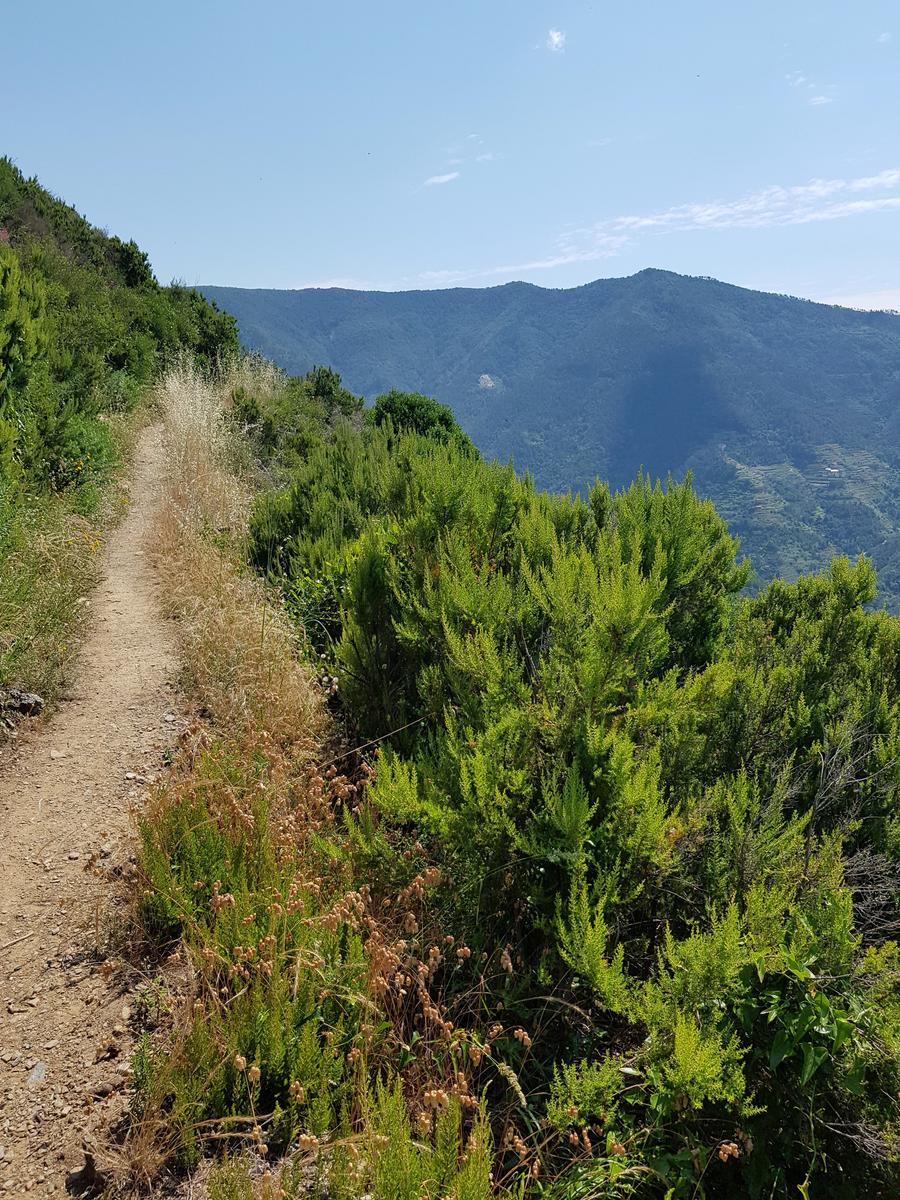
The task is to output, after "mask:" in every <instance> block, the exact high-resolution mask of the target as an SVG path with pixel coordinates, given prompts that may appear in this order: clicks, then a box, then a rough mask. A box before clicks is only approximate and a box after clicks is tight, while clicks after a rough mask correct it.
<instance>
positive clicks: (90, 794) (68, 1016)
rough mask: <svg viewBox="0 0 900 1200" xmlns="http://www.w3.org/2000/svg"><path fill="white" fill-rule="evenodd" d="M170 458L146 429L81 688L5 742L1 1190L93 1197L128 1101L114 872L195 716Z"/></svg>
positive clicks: (98, 600) (112, 538)
mask: <svg viewBox="0 0 900 1200" xmlns="http://www.w3.org/2000/svg"><path fill="white" fill-rule="evenodd" d="M163 460H164V452H163V442H162V431H161V428H160V426H158V425H157V426H153V427H150V428H147V429H145V430H144V431H143V433H142V435H141V437H140V440H139V442H138V445H137V447H136V452H135V456H134V463H133V468H132V474H131V486H130V505H129V507H128V511H127V513H126V515H125V516H124V518H123V519H122V520H121V522H120V523H119V524H118V525H117V526H116V527H115V528H114V529H113V530H112V532H111V533H110V535H109V537H108V541H107V546H106V549H105V564H104V571H103V577H102V579H101V581H100V583H99V585H98V586H97V588H96V589H95V590H94V591H93V593H92V594H91V595H90V597H89V600H90V604H91V617H90V620H89V626H88V633H87V637H86V639H85V641H84V644H83V646H82V648H81V651H80V653H79V655H78V659H77V664H76V666H75V670H74V672H73V678H72V682H71V686H70V690H69V692H68V694H67V697H66V698H65V700H64V701H63V702H62V703H61V704H60V706H59V707H58V709H57V710H56V711H55V712H54V713H53V714H52V716H51V717H50V718H49V720H47V721H46V722H44V723H42V724H41V725H39V726H38V727H37V728H35V729H34V730H32V731H30V732H28V733H26V734H24V735H23V736H21V737H20V738H19V741H18V745H17V744H16V743H15V742H11V743H9V744H7V745H5V746H0V982H2V994H0V1005H2V1007H0V1195H2V1194H4V1193H5V1194H8V1195H13V1196H20V1195H23V1194H33V1195H43V1196H65V1195H66V1194H67V1182H66V1180H67V1175H70V1173H73V1172H74V1173H75V1174H72V1175H70V1178H69V1183H68V1194H75V1195H78V1194H80V1191H81V1186H80V1184H79V1178H78V1175H77V1172H78V1171H79V1170H80V1169H81V1168H83V1167H84V1164H85V1154H84V1150H83V1148H82V1147H83V1140H84V1138H85V1136H86V1135H89V1134H90V1131H91V1129H92V1128H94V1127H96V1128H98V1129H100V1128H102V1127H104V1126H108V1124H109V1121H110V1120H111V1119H112V1118H114V1117H115V1115H116V1114H117V1111H118V1110H119V1109H121V1108H122V1107H123V1106H124V1103H125V1086H126V1083H127V1078H126V1069H127V1065H128V1062H129V1057H130V1049H131V1039H130V1035H129V1033H128V1023H129V1017H130V1015H131V1012H130V990H129V989H130V987H131V986H133V984H134V978H133V975H131V976H129V975H128V973H127V972H125V971H121V970H118V969H116V966H115V963H114V962H112V963H111V962H104V954H105V953H106V952H105V950H104V949H103V947H104V945H105V944H106V937H105V930H106V929H107V928H108V926H107V922H108V921H110V920H111V921H112V922H113V924H114V923H115V919H116V917H115V910H114V908H113V909H112V910H111V909H110V902H111V900H113V899H114V896H115V889H114V887H113V886H112V885H111V879H112V878H113V877H114V876H115V873H116V871H117V870H121V867H122V866H123V864H125V863H126V862H127V861H128V855H129V853H130V850H131V837H132V833H133V822H132V819H131V815H130V813H131V810H132V809H133V807H135V806H136V805H139V804H140V803H141V802H142V796H143V793H144V792H145V791H146V788H147V786H148V785H149V784H151V783H152V782H153V780H154V779H155V778H156V776H157V775H158V774H159V773H160V772H161V771H163V770H164V752H165V750H166V748H167V747H168V746H170V745H171V744H172V743H173V741H174V739H175V735H176V731H177V727H178V724H179V719H178V717H177V716H176V713H175V712H174V704H175V693H174V687H175V676H176V668H177V661H176V656H175V650H174V638H173V631H172V627H171V624H170V623H169V622H167V621H166V620H165V619H164V618H163V616H162V612H161V607H160V600H159V592H158V583H157V580H156V578H155V574H154V571H153V567H152V564H151V562H150V561H148V557H147V553H146V541H147V539H146V537H145V534H146V531H147V529H148V526H149V525H150V523H151V522H152V519H153V515H154V512H155V507H156V504H157V503H158V480H159V478H160V475H161V471H162V465H163ZM85 1182H88V1180H87V1179H86V1180H85Z"/></svg>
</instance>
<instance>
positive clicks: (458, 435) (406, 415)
mask: <svg viewBox="0 0 900 1200" xmlns="http://www.w3.org/2000/svg"><path fill="white" fill-rule="evenodd" d="M368 419H369V420H370V421H371V423H372V424H373V425H385V424H386V423H387V422H388V421H390V423H391V425H392V426H393V427H394V429H396V430H403V431H406V432H409V433H419V434H422V435H423V436H425V437H433V438H437V439H438V441H441V442H448V441H456V442H459V443H460V444H463V445H471V442H470V441H469V438H468V437H467V436H466V434H465V433H463V431H462V429H460V427H459V425H458V424H457V423H456V418H455V417H454V416H453V410H452V409H451V408H448V406H447V405H446V404H439V403H438V401H437V400H433V399H432V398H431V397H430V396H423V395H421V393H419V392H399V391H397V389H396V388H392V389H391V391H389V392H386V393H385V394H384V395H383V396H379V397H378V399H377V400H376V401H375V403H374V405H373V406H372V408H371V410H370V411H369V413H368Z"/></svg>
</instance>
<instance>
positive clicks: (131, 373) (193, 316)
mask: <svg viewBox="0 0 900 1200" xmlns="http://www.w3.org/2000/svg"><path fill="white" fill-rule="evenodd" d="M0 229H2V231H3V234H2V238H0V470H2V471H3V473H4V477H5V478H6V479H7V480H10V479H11V478H12V477H13V475H18V476H19V477H20V480H21V481H22V482H24V483H25V484H26V485H33V486H37V487H42V486H46V485H48V484H49V485H52V486H54V487H57V488H59V487H68V486H71V485H72V484H73V483H76V482H79V481H80V480H81V479H83V478H85V476H86V474H88V473H89V472H88V471H87V469H86V464H88V463H89V461H91V460H89V459H88V454H89V452H90V449H91V445H92V443H93V442H95V441H96V436H97V435H96V432H95V429H93V428H92V426H96V423H97V422H98V420H100V419H102V417H103V416H104V414H105V413H107V412H110V411H121V410H122V409H123V408H130V407H133V405H134V403H135V399H136V391H137V390H138V389H140V388H141V387H143V386H146V385H147V384H148V383H149V382H150V381H151V379H152V378H153V375H154V373H155V372H156V370H157V369H158V367H159V366H160V365H161V363H162V362H163V361H164V360H165V359H166V357H167V356H172V355H177V354H183V353H188V354H190V355H193V356H194V357H196V358H197V359H198V360H199V361H200V362H202V363H203V364H205V365H206V366H214V365H215V364H216V363H217V362H218V360H219V359H220V358H222V357H223V356H227V355H229V354H233V353H234V352H236V350H237V337H236V333H235V326H234V321H233V320H232V318H231V317H229V316H226V315H225V314H224V313H221V312H219V311H218V310H217V309H216V308H215V306H214V305H212V304H209V303H208V302H207V301H206V300H204V299H203V297H202V296H200V294H199V293H198V292H196V291H193V290H192V289H189V288H185V287H181V286H172V287H169V288H164V287H160V285H159V284H158V283H157V281H156V279H155V278H154V276H153V272H152V271H151V269H150V265H149V262H148V260H147V256H146V254H144V253H143V251H141V250H140V249H139V248H138V247H137V246H136V245H135V243H134V242H133V241H130V242H123V241H122V240H121V239H119V238H116V237H110V236H108V235H107V234H105V233H103V232H102V231H100V230H98V229H95V228H93V226H91V225H90V224H89V223H88V222H87V221H86V220H85V219H84V218H83V217H80V216H79V215H78V214H77V213H76V212H75V210H74V209H72V208H70V207H69V206H68V205H66V204H63V203H62V202H61V201H59V200H57V199H56V198H55V197H53V196H51V195H50V194H49V193H48V192H46V191H45V190H44V189H43V188H41V187H40V185H39V184H38V183H37V181H36V180H27V179H25V178H24V177H23V176H22V174H21V172H19V171H18V170H17V169H16V167H15V166H13V164H12V163H11V162H10V161H9V160H8V159H0Z"/></svg>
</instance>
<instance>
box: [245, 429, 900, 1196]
mask: <svg viewBox="0 0 900 1200" xmlns="http://www.w3.org/2000/svg"><path fill="white" fill-rule="evenodd" d="M252 556H253V559H254V561H255V563H256V565H257V566H258V567H260V568H261V569H263V570H267V571H268V572H270V574H271V575H272V576H273V577H274V578H276V579H277V580H278V581H279V583H280V584H281V586H282V587H283V590H284V595H285V599H286V603H287V605H288V607H289V609H290V610H291V611H292V612H293V613H294V614H295V615H296V616H297V618H298V619H299V620H301V621H302V622H303V624H304V627H305V631H306V635H307V637H308V639H309V640H310V642H311V643H312V645H313V647H314V649H315V651H316V652H317V653H318V654H319V655H322V656H324V657H325V659H326V661H327V662H328V663H329V670H333V671H334V673H335V674H336V676H337V677H338V679H339V693H338V695H339V701H340V703H341V705H342V708H343V712H344V715H345V717H346V719H347V720H348V722H349V723H350V725H351V726H352V727H355V729H356V730H357V731H358V733H359V740H360V741H361V742H362V741H367V740H369V739H372V738H374V739H378V740H379V741H380V742H381V743H382V749H381V751H380V756H379V758H378V766H377V770H376V774H375V777H374V780H373V782H372V784H371V786H370V788H369V792H368V799H367V803H366V805H365V806H364V808H363V810H362V811H361V812H360V813H359V814H358V815H357V816H356V817H349V816H348V833H349V835H350V839H351V843H352V846H353V853H354V855H355V863H356V868H355V869H356V871H357V872H358V876H359V882H362V881H364V880H365V881H367V882H371V881H374V885H375V886H376V887H378V886H384V887H385V888H386V889H387V888H389V887H391V886H396V885H397V884H398V883H399V884H400V885H402V883H403V882H404V880H405V879H406V878H408V877H409V876H410V875H411V874H412V873H413V872H414V871H416V870H421V869H422V867H423V865H424V864H426V863H435V864H438V865H440V867H441V868H442V870H443V871H444V873H445V878H446V883H445V885H444V887H443V890H442V895H441V903H442V904H443V909H444V917H445V920H446V921H447V922H448V923H450V924H451V925H452V927H453V928H454V929H455V930H458V931H459V933H460V935H461V936H464V937H465V939H466V942H467V943H468V945H469V946H471V948H472V951H473V959H474V960H475V961H477V962H481V961H482V959H484V960H486V961H487V960H490V961H493V960H494V959H495V958H496V956H497V955H498V953H499V951H500V950H501V949H502V948H503V947H509V948H511V950H512V955H511V958H510V963H512V961H513V960H514V961H515V963H516V964H517V967H516V970H515V981H514V986H513V985H512V984H511V983H509V982H508V981H505V980H504V981H503V982H501V983H497V984H492V983H490V982H488V981H486V980H485V977H484V976H482V977H481V979H480V982H479V980H478V969H477V968H476V969H474V970H473V973H472V975H469V976H466V977H465V978H463V977H460V980H459V983H458V984H457V985H455V986H458V987H459V988H460V989H462V988H464V987H470V986H475V985H476V984H477V986H478V987H480V988H482V989H484V992H485V999H484V1004H485V1007H486V1008H490V1007H491V1005H493V1004H494V1003H496V1004H498V1005H502V1007H503V1009H504V1017H505V1020H507V1021H509V1020H512V1019H518V1020H520V1021H522V1023H523V1024H524V1023H526V1022H527V1021H528V1020H529V1019H530V1018H531V1016H532V1014H533V1012H534V1008H535V1006H536V1005H543V1004H544V1003H547V1002H548V997H553V998H554V1000H553V1002H554V1003H555V1004H556V1005H557V1007H555V1008H554V1009H553V1012H554V1018H553V1020H552V1021H547V1022H545V1024H544V1026H543V1032H542V1036H541V1043H540V1045H536V1046H535V1049H534V1051H533V1052H532V1053H531V1055H530V1057H529V1059H528V1061H527V1063H525V1064H523V1066H522V1069H521V1071H520V1072H519V1079H520V1081H521V1086H522V1088H523V1089H524V1094H525V1096H526V1098H527V1106H528V1112H529V1118H530V1119H531V1120H533V1121H534V1122H535V1125H536V1126H537V1125H539V1124H540V1122H541V1121H542V1120H544V1119H548V1120H549V1121H550V1122H551V1124H553V1125H555V1126H556V1127H558V1128H561V1129H563V1130H564V1131H565V1136H564V1137H562V1138H561V1139H560V1141H559V1143H558V1144H557V1145H556V1146H555V1148H553V1149H551V1150H550V1151H549V1152H548V1155H547V1157H548V1159H549V1161H550V1162H551V1163H552V1166H553V1170H554V1171H555V1172H556V1173H557V1174H558V1175H559V1177H560V1183H559V1186H560V1188H561V1189H562V1190H560V1191H559V1192H558V1193H557V1192H551V1193H550V1194H559V1195H560V1196H562V1195H570V1196H573V1197H574V1196H579V1195H583V1196H588V1195H590V1196H609V1197H612V1196H625V1195H638V1194H639V1195H645V1196H660V1197H662V1196H665V1197H667V1198H669V1200H674V1198H676V1197H678V1198H680V1197H691V1198H693V1200H699V1197H702V1196H706V1197H722V1198H724V1197H740V1196H743V1197H749V1198H753V1200H756V1198H757V1197H759V1198H762V1197H769V1196H772V1195H791V1194H797V1193H798V1189H799V1191H800V1193H802V1194H804V1195H806V1194H807V1192H808V1193H809V1194H810V1195H813V1194H817V1193H816V1191H815V1189H819V1190H820V1191H822V1194H828V1195H829V1196H834V1197H847V1198H850V1197H855V1196H859V1195H863V1194H866V1195H869V1194H871V1195H884V1196H887V1195H889V1194H891V1189H892V1188H894V1189H896V1187H898V1186H900V1175H898V1166H897V1163H898V1152H900V1146H898V1128H897V1101H896V1097H897V1094H898V1089H900V1019H898V1003H897V999H896V996H897V986H898V979H900V973H898V966H897V957H896V947H895V946H894V943H893V941H892V940H891V939H892V938H895V937H896V932H897V928H898V925H897V918H898V906H900V897H898V892H900V887H898V884H897V880H898V872H897V869H896V864H897V861H898V859H900V822H898V818H897V789H898V784H900V765H898V754H897V751H898V746H900V693H898V682H900V623H898V621H896V620H895V619H893V618H890V617H887V616H886V615H884V614H883V613H874V612H870V611H868V610H867V608H866V605H867V603H868V602H869V601H870V600H871V598H872V596H873V594H874V589H875V581H874V573H873V570H872V568H871V566H870V564H869V563H868V562H867V561H866V560H864V559H861V560H860V561H859V562H858V563H856V564H851V563H850V562H848V561H847V560H846V559H836V560H835V561H834V563H833V564H832V566H831V568H830V570H829V571H827V572H825V573H823V574H821V575H818V576H813V577H808V578H803V579H801V580H800V581H799V582H797V583H795V584H790V585H789V584H785V583H782V582H780V581H776V582H775V583H773V584H772V585H771V586H770V587H769V588H768V589H767V590H765V591H764V592H763V593H762V594H760V595H759V596H758V597H757V598H755V599H753V600H750V601H748V600H739V599H738V598H737V597H738V593H739V592H740V590H741V588H742V587H743V584H744V583H745V581H746V577H747V571H746V567H745V566H744V565H743V564H742V563H741V562H740V561H739V559H738V556H737V546H736V544H735V542H734V541H733V540H732V539H731V537H730V536H729V534H728V531H727V529H726V527H725V525H724V523H723V522H722V520H721V519H720V518H719V517H718V515H717V514H716V513H715V511H714V509H713V508H712V506H711V505H710V504H709V503H708V502H705V501H702V500H700V499H699V498H698V497H697V496H696V495H695V494H694V493H693V491H692V488H691V485H690V481H687V482H685V483H681V484H676V483H673V482H671V481H670V482H669V483H668V485H667V486H666V487H662V486H660V485H658V484H657V485H653V484H652V483H651V482H650V481H649V480H647V479H644V478H639V479H638V480H637V482H636V483H635V484H633V485H632V486H631V487H630V488H628V489H626V490H625V491H623V492H619V493H617V494H615V495H611V494H610V493H609V492H608V490H607V489H605V488H604V487H602V486H601V485H598V486H597V487H595V488H594V490H593V491H592V492H591V494H590V497H589V499H588V501H587V502H585V501H582V500H580V499H577V498H575V499H573V498H570V497H560V496H551V495H548V494H545V493H542V492H538V491H536V490H535V488H534V487H533V486H532V484H531V483H530V481H529V480H528V479H527V478H526V479H520V478H517V477H516V476H515V474H514V473H513V471H512V470H510V469H507V468H503V467H501V466H498V465H496V464H488V463H485V462H483V461H482V460H480V459H478V458H477V457H474V456H473V455H472V454H471V453H470V452H468V451H466V450H464V449H460V448H459V447H458V446H457V445H455V444H454V443H453V442H452V441H451V442H448V441H446V440H445V439H443V438H442V437H441V436H438V437H432V436H427V435H422V434H416V433H403V432H400V431H398V430H397V429H396V428H395V427H394V425H393V422H388V423H386V424H385V425H384V426H381V427H379V426H378V425H377V424H375V423H370V425H369V427H368V428H364V429H362V430H359V429H358V428H354V427H352V426H351V425H350V424H348V423H343V424H342V423H340V422H338V423H337V424H336V425H335V426H333V427H332V428H330V429H329V430H327V431H322V433H321V436H319V437H318V438H314V439H309V442H308V448H307V450H306V452H305V454H301V455H298V456H296V457H294V458H292V460H291V464H290V482H289V483H288V485H287V486H285V487H282V488H280V489H278V490H274V491H272V492H269V493H268V494H264V495H263V496H262V497H261V498H260V500H259V502H258V505H257V509H256V513H255V517H254V521H253V528H252ZM860 856H863V858H862V859H860ZM863 861H864V862H865V863H866V864H868V865H869V868H870V869H874V867H877V868H878V870H879V871H880V876H879V878H880V879H881V880H882V882H883V881H884V880H887V881H888V883H886V884H884V885H883V886H881V890H880V891H879V892H878V894H877V896H876V895H875V894H874V892H872V891H869V890H868V889H867V882H866V875H865V872H864V871H863V870H862V869H861V867H860V863H861V862H863ZM890 880H893V881H894V882H893V884H891V883H890ZM892 889H893V890H892ZM492 989H495V990H493V994H492ZM887 997H890V1000H887V999H886V998H887ZM548 1096H549V1099H548ZM598 1131H599V1133H598ZM598 1138H599V1141H598ZM572 1147H574V1149H573V1148H572ZM588 1148H589V1152H590V1154H591V1155H593V1156H594V1162H593V1165H591V1166H590V1168H589V1169H588V1168H586V1167H585V1165H584V1163H583V1162H580V1163H579V1164H578V1165H577V1167H576V1166H575V1165H574V1160H575V1159H576V1158H581V1159H583V1157H584V1155H585V1153H586V1152H588ZM570 1161H571V1163H572V1164H573V1165H572V1172H570V1173H569V1174H568V1175H567V1162H570ZM567 1178H568V1180H569V1184H568V1185H567V1184H566V1179H567ZM579 1180H582V1181H583V1190H581V1191H579V1190H578V1189H579V1188H580V1187H582V1183H579V1182H578V1181H579ZM567 1186H569V1187H570V1190H565V1189H566V1187H567ZM810 1189H813V1190H810Z"/></svg>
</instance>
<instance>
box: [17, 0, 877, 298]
mask: <svg viewBox="0 0 900 1200" xmlns="http://www.w3.org/2000/svg"><path fill="white" fill-rule="evenodd" d="M3 35H4V36H3V41H4V46H5V51H4V66H3V72H2V78H0V104H2V107H0V111H2V113H3V118H4V119H3V134H4V136H3V139H2V140H3V145H2V151H3V152H5V153H7V154H10V155H11V156H12V157H13V158H14V159H15V160H16V161H17V162H18V164H19V166H20V167H21V168H22V169H23V170H24V171H25V172H26V174H36V175H37V176H38V177H39V178H40V179H41V181H42V182H43V183H45V184H46V185H47V186H49V187H50V188H51V189H52V190H54V191H55V192H57V193H58V194H60V195H62V196H63V197H64V198H65V199H67V200H69V201H71V202H72V203H74V204H75V206H76V207H77V208H78V209H79V210H80V211H82V212H84V213H86V214H87V215H89V216H90V218H91V219H92V220H94V221H95V222H96V223H97V224H101V225H104V226H107V227H108V228H109V229H110V230H112V231H115V232H117V233H120V234H121V235H123V236H126V237H134V238H135V239H136V240H137V241H138V242H139V243H140V244H141V245H142V246H143V247H144V248H145V249H147V250H148V251H149V253H150V257H151V259H152V262H153V264H154V267H155V269H156V271H157V273H158V275H159V276H160V278H161V279H163V280H164V281H168V280H169V279H171V278H175V277H177V278H180V279H184V280H185V281H187V282H188V283H218V284H235V285H243V286H251V287H252V286H256V287H305V286H310V285H331V284H339V285H342V286H348V287H366V288H369V287H384V288H415V287H439V286H451V285H455V284H465V285H469V284H471V285H478V286H481V285H491V284H497V283H502V282H505V281H506V280H509V279H527V280H531V281H533V282H535V283H540V284H542V285H544V286H547V287H567V286H571V285H573V284H579V283H584V282H586V281H588V280H590V279H594V278H597V277H598V276H608V275H627V274H631V273H632V272H633V271H636V270H640V269H641V268H642V267H647V266H656V267H665V268H669V269H671V270H675V271H680V272H683V273H686V274H693V275H714V276H716V277H717V278H719V279H725V280H728V281H730V282H734V283H739V284H742V285H745V286H748V287H756V288H761V289H765V290H772V291H782V292H790V293H793V294H796V295H802V296H810V297H813V298H817V299H826V300H831V301H834V302H843V303H850V304H857V305H860V306H872V307H895V308H900V5H898V4H897V0H864V2H862V3H857V4H851V3H848V2H847V0H817V2H816V3H811V2H809V0H790V2H789V3H785V2H784V0H779V2H778V3H774V2H770V0H753V2H752V3H750V4H744V5H738V4H723V3H722V0H715V2H712V0H683V2H682V3H680V4H672V3H671V0H644V2H632V3H629V4H619V5H616V6H613V5H610V4H603V3H574V2H571V3H563V2H559V0H556V2H552V3H551V2H547V3H545V2H538V0H479V2H478V3H475V2H473V0H454V2H453V3H450V4H437V3H434V2H433V0H425V2H424V3H423V2H422V0H417V2H416V3H406V2H402V3H392V2H390V0H386V2H383V3H381V4H372V3H371V2H370V0H367V2H365V3H363V2H361V0H352V2H351V0H331V2H330V3H328V4H324V3H317V4H310V3H305V2H302V0H293V2H287V0H258V3H255V4H250V3H235V2H229V0H217V2H216V3H212V2H209V0H181V2H180V3H172V2H171V0H157V2H156V3H154V4H152V5H151V4H137V3H134V4H132V3H124V2H123V0H117V2H115V3H113V2H102V3H97V2H94V3H92V2H91V0H85V2H83V3H80V4H78V5H75V4H72V3H71V2H70V0H65V2H64V3H63V2H55V3H47V2H42V0H29V2H28V3H19V4H9V5H6V6H5V11H4V14H3Z"/></svg>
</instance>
